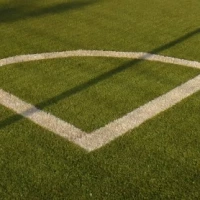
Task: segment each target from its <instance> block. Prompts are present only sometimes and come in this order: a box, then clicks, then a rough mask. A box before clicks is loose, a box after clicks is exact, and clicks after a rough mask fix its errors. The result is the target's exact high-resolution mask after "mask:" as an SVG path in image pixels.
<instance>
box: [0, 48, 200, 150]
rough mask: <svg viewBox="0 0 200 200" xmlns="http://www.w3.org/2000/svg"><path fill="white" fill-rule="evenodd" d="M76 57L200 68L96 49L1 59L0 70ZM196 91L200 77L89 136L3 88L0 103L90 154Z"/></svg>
mask: <svg viewBox="0 0 200 200" xmlns="http://www.w3.org/2000/svg"><path fill="white" fill-rule="evenodd" d="M77 56H91V57H112V58H114V57H115V58H131V59H143V60H149V61H158V62H164V63H171V64H176V65H183V66H187V67H192V68H198V69H200V62H196V61H188V60H183V59H178V58H171V57H166V56H160V55H154V54H149V53H143V52H115V51H96V50H88V51H87V50H76V51H64V52H53V53H42V54H30V55H21V56H14V57H9V58H4V59H1V60H0V67H2V66H5V65H9V64H14V63H20V62H28V61H36V60H44V59H53V58H66V57H77ZM199 90H200V75H198V76H197V77H195V78H193V79H191V80H189V81H188V82H186V83H184V84H182V85H181V86H178V87H176V88H175V89H173V90H171V91H169V92H168V93H166V94H164V95H162V96H160V97H158V98H156V99H154V100H152V101H150V102H148V103H147V104H145V105H143V106H141V107H139V108H137V109H135V110H133V111H132V112H130V113H128V114H127V115H125V116H123V117H122V118H119V119H117V120H115V121H113V122H111V123H109V124H108V125H106V126H105V127H102V128H100V129H98V130H95V131H93V132H92V133H91V134H87V133H85V132H83V131H81V130H80V129H78V128H76V127H74V126H73V125H71V124H69V123H67V122H65V121H63V120H61V119H59V118H57V117H55V116H53V115H51V114H49V113H46V112H44V111H41V110H39V109H37V108H36V107H34V106H33V105H31V104H28V103H26V102H24V101H22V100H20V99H19V98H18V97H15V96H14V95H12V94H9V93H7V92H5V91H3V90H2V89H0V104H2V105H4V106H5V107H8V108H10V109H12V110H14V111H15V112H16V113H18V114H20V115H22V116H24V117H26V118H28V119H30V120H31V121H33V122H34V123H36V124H38V125H40V126H42V127H44V128H46V129H48V130H50V131H52V132H54V133H56V134H58V135H60V136H62V137H64V138H67V139H68V140H69V141H72V142H74V143H75V144H77V145H79V146H81V147H82V148H84V149H85V150H87V151H93V150H95V149H98V148H100V147H102V146H103V145H105V144H107V143H109V142H110V141H112V140H114V139H116V138H117V137H119V136H121V135H123V134H125V133H126V132H128V131H129V130H132V129H134V128H136V127H138V126H139V125H141V124H142V123H144V122H145V121H147V120H149V119H151V118H152V117H154V116H156V115H157V114H159V113H160V112H163V111H165V110H167V109H168V108H170V107H172V106H174V105H175V104H177V103H178V102H180V101H181V100H183V99H184V98H187V97H189V96H190V95H192V94H194V93H195V92H197V91H199Z"/></svg>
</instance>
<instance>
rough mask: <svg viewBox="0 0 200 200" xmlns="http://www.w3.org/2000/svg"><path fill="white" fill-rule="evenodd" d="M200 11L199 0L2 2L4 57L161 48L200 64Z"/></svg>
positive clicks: (0, 33)
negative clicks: (77, 51) (75, 51)
mask: <svg viewBox="0 0 200 200" xmlns="http://www.w3.org/2000/svg"><path fill="white" fill-rule="evenodd" d="M199 13H200V1H199V0H190V1H188V0H182V1H181V2H180V1H174V0H163V1H160V0H151V1H147V0H140V1H138V0H123V1H122V0H121V1H120V0H118V1H117V0H106V1H105V0H73V1H72V0H69V1H67V2H66V1H64V0H48V1H38V0H32V1H28V2H27V1H14V0H12V1H9V3H8V1H7V0H0V30H1V31H0V38H1V43H0V57H1V58H3V57H7V56H11V55H17V54H27V53H36V52H44V51H48V52H51V51H61V50H71V49H103V50H116V51H117V50H118V51H153V50H155V49H157V48H158V47H162V48H160V49H159V51H156V53H162V54H165V55H170V56H174V57H180V58H185V59H192V60H199V49H200V36H199V32H200V30H199V28H200V26H199V24H200V23H199V22H200V19H199ZM189 33H192V34H190V35H189V36H188V37H185V38H182V37H184V36H187V35H188V34H189ZM180 38H182V39H181V40H180ZM171 41H174V43H173V45H172V44H171V45H166V44H169V42H171Z"/></svg>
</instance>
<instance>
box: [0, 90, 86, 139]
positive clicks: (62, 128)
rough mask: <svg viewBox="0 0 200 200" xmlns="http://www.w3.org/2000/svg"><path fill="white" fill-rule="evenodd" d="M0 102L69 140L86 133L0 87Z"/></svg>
mask: <svg viewBox="0 0 200 200" xmlns="http://www.w3.org/2000/svg"><path fill="white" fill-rule="evenodd" d="M0 104H2V105H3V106H5V107H7V108H9V109H11V110H13V111H15V112H16V113H18V114H20V115H22V116H24V117H25V118H28V119H30V120H31V121H33V122H34V123H36V124H38V125H40V126H42V127H44V128H46V129H48V130H50V131H52V132H54V133H56V134H58V135H60V136H62V137H64V138H67V139H68V140H70V141H74V140H75V139H76V138H78V137H83V136H85V134H86V133H84V132H83V131H81V130H79V129H78V128H76V127H74V126H73V125H71V124H69V123H67V122H65V121H62V120H61V119H59V118H57V117H55V116H53V115H51V114H49V113H46V112H44V111H41V110H39V109H37V108H36V107H34V106H33V105H31V104H28V103H26V102H24V101H22V100H20V99H19V98H18V97H16V96H14V95H12V94H9V93H7V92H5V91H4V90H2V89H0Z"/></svg>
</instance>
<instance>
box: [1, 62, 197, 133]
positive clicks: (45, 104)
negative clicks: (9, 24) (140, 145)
mask: <svg viewBox="0 0 200 200" xmlns="http://www.w3.org/2000/svg"><path fill="white" fill-rule="evenodd" d="M199 73H200V71H199V70H197V69H191V68H186V67H182V66H177V65H169V64H163V63H158V62H149V61H138V60H133V61H130V60H125V59H108V58H69V59H56V60H50V61H38V62H30V63H24V64H17V65H16V66H15V65H11V66H6V67H3V68H1V69H0V76H1V77H2V79H1V80H0V87H1V88H3V89H5V90H6V91H9V92H11V93H12V94H14V95H16V96H18V97H20V98H22V99H24V100H25V101H27V102H30V103H32V104H34V105H36V106H37V107H38V108H41V109H44V110H46V111H48V112H50V113H52V114H54V115H56V116H58V117H60V118H62V119H64V120H66V121H67V122H69V123H71V124H73V125H75V126H77V127H79V128H81V129H83V130H85V131H88V132H89V131H92V130H94V129H97V128H100V127H102V126H104V125H106V124H107V123H109V122H111V121H113V120H114V119H117V118H119V117H122V116H123V115H125V114H127V113H128V112H131V111H132V110H133V109H135V108H137V107H139V106H141V105H143V104H145V103H147V102H149V101H150V100H152V99H154V98H156V97H158V96H160V95H162V94H164V93H166V92H168V91H169V90H171V89H173V88H175V87H176V86H177V85H179V84H181V83H183V82H186V81H187V80H188V79H190V78H192V77H194V76H196V75H197V74H199Z"/></svg>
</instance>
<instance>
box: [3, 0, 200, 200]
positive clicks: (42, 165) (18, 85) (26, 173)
mask: <svg viewBox="0 0 200 200" xmlns="http://www.w3.org/2000/svg"><path fill="white" fill-rule="evenodd" d="M199 13H200V1H199V0H190V1H188V0H182V1H174V0H163V1H160V0H151V1H147V0H140V1H138V0H123V1H122V0H73V1H72V0H69V1H66V0H48V1H38V0H32V1H25V0H19V1H14V0H9V1H7V0H0V38H1V42H0V58H5V57H9V56H14V55H21V54H29V53H40V52H53V51H65V50H73V49H75V50H76V49H91V50H95V49H96V50H114V51H131V52H152V53H156V54H162V55H167V56H172V57H177V58H183V59H187V60H197V61H200V57H199V49H200V34H199V33H200V27H199V24H200V18H199ZM127 62H129V61H128V60H121V59H109V60H107V59H102V58H101V59H97V58H95V59H93V58H90V59H86V58H84V59H80V58H79V59H77V58H73V59H58V60H51V61H40V62H32V63H26V64H17V67H16V66H14V65H12V66H6V67H5V68H2V69H0V82H1V86H0V87H1V88H5V89H7V90H8V91H12V93H13V94H16V95H18V96H20V97H22V98H23V99H25V100H27V101H28V102H32V103H34V104H37V103H38V102H39V103H40V102H42V101H44V100H45V99H47V98H50V97H52V96H53V95H56V94H59V93H61V92H63V91H65V90H67V89H69V88H71V87H72V86H73V87H75V86H76V85H77V84H78V83H80V84H81V83H83V82H81V81H87V80H90V79H91V78H95V77H98V76H99V75H100V74H102V73H104V72H106V71H107V70H109V69H114V68H117V67H118V66H119V65H124V64H126V63H127ZM27 64H28V65H27ZM79 64H80V65H81V67H80V66H79ZM28 67H30V68H28ZM55 68H57V69H56V71H55V70H54V69H55ZM77 68H78V69H79V70H77ZM36 69H38V71H37V73H35V70H36ZM49 69H51V71H52V72H53V74H54V75H55V76H51V74H50V70H49ZM163 69H164V70H163ZM52 72H51V73H52ZM128 72H129V73H128ZM143 72H144V73H143ZM67 73H68V74H69V76H67ZM74 74H75V75H76V76H75V75H74ZM197 74H199V71H197V70H195V69H187V68H184V67H177V66H176V67H174V66H172V65H168V64H161V63H154V62H140V63H138V64H137V66H136V65H135V66H133V67H132V68H131V67H130V68H128V69H127V70H125V71H124V72H121V73H119V74H116V75H115V76H113V77H112V78H109V79H106V80H104V81H103V82H99V83H98V84H97V85H95V86H94V85H93V86H91V87H90V88H88V89H87V90H84V91H82V92H81V93H79V94H77V95H78V96H79V97H81V98H80V99H79V98H75V96H76V95H75V96H73V97H71V98H72V99H71V103H72V104H73V103H74V105H75V103H77V104H78V105H80V103H82V101H83V99H82V98H83V97H84V94H87V95H89V96H90V99H89V96H88V98H87V99H88V102H87V101H86V100H84V101H85V102H84V103H85V106H86V107H85V108H84V109H85V110H84V112H82V114H83V115H80V116H83V117H82V120H84V119H85V118H87V116H88V115H90V114H91V113H92V110H90V109H87V107H89V106H90V105H91V106H95V107H94V109H97V110H100V111H101V112H102V114H100V115H98V117H100V119H102V120H105V121H102V120H100V121H98V120H97V121H96V122H94V121H93V122H94V123H92V124H84V123H83V124H78V122H75V121H76V119H75V117H72V118H73V120H72V119H71V117H70V119H67V117H66V116H67V115H68V114H65V113H60V112H59V111H57V110H59V109H58V108H56V106H55V107H53V106H50V107H45V108H44V109H47V111H50V112H55V114H56V115H59V116H60V117H62V118H65V119H67V121H70V120H72V121H70V122H72V123H73V124H75V125H77V126H80V127H81V128H82V129H84V130H92V129H94V128H96V127H98V126H101V125H103V124H105V123H107V122H109V121H110V120H112V119H113V118H118V116H120V115H121V114H124V113H125V112H127V111H129V110H131V109H132V108H134V107H137V106H138V105H141V104H143V103H145V102H146V101H147V99H148V98H149V99H152V98H154V97H155V96H158V95H160V94H161V93H164V92H166V91H168V90H170V89H172V88H173V87H174V86H176V85H178V84H180V83H182V82H184V81H186V80H188V79H190V78H191V77H194V76H195V75H197ZM56 75H57V76H56ZM58 75H59V76H58ZM154 75H155V76H154ZM66 76H67V77H68V78H69V77H70V79H68V81H64V82H63V79H65V78H66ZM77 76H79V77H80V78H77ZM125 77H126V79H127V77H129V78H130V79H132V78H133V77H134V80H138V81H139V80H140V81H141V82H140V83H141V84H140V88H142V89H144V91H143V90H142V91H139V90H136V88H134V85H132V84H131V86H130V83H131V82H132V81H134V80H133V79H132V80H126V79H125V80H124V79H123V78H125ZM145 78H146V80H145ZM28 79H29V81H30V82H29V81H28ZM42 79H43V80H42ZM122 79H123V84H125V85H124V86H123V84H119V82H120V81H122ZM48 80H49V82H48ZM157 81H158V82H157ZM160 81H161V82H160ZM55 82H60V84H59V85H58V84H55ZM40 84H43V85H41V86H40ZM150 85H151V87H150ZM146 86H149V92H148V90H145V88H147V87H146ZM34 87H35V88H34ZM107 87H110V88H109V89H111V87H112V89H111V94H110V97H109V98H108V97H106V98H107V102H109V101H110V99H115V100H116V102H117V101H118V102H120V101H121V97H123V98H126V101H128V100H127V99H129V98H131V99H130V100H129V101H130V102H131V103H128V104H125V107H126V109H127V110H126V109H124V108H123V109H121V105H124V103H122V104H121V105H120V106H117V104H116V105H114V104H112V106H113V109H111V110H113V111H114V112H115V113H114V114H113V112H109V114H108V111H106V109H105V111H104V110H103V109H101V108H103V107H105V105H107V103H104V102H103V101H99V100H95V98H94V100H93V99H92V98H91V96H93V94H94V93H95V92H97V89H98V91H101V94H105V95H106V96H109V93H106V92H105V90H106V89H107ZM123 87H126V89H127V87H131V88H132V89H133V91H135V93H137V97H139V98H138V99H137V98H136V97H135V96H131V95H128V91H127V90H124V89H123ZM30 88H31V92H29V89H30ZM40 89H43V93H42V94H41V93H39V92H38V91H39V90H40ZM117 90H119V91H120V92H122V94H124V95H120V94H117V95H115V94H116V92H117ZM28 92H29V94H28ZM131 92H132V91H131ZM142 93H143V94H142ZM142 95H144V96H145V99H143V98H142ZM144 96H143V97H144ZM84 98H86V96H85V97H84ZM199 99H200V93H199V92H198V93H197V94H195V95H193V96H192V97H189V98H187V99H185V100H184V101H182V102H181V103H179V104H178V105H176V106H175V107H173V108H171V109H169V110H167V111H166V112H164V113H161V114H160V115H159V116H157V117H155V118H153V119H151V120H149V121H147V122H146V123H145V124H144V125H142V126H140V127H139V128H137V129H135V130H132V131H130V132H129V133H127V134H125V135H124V136H123V137H120V138H118V139H117V140H115V141H113V142H112V143H110V144H108V145H106V146H105V147H102V148H101V149H99V150H97V151H94V152H92V153H89V154H88V153H86V152H85V151H84V150H82V149H81V148H80V147H77V146H76V145H74V144H72V143H70V142H68V141H66V140H64V139H62V138H60V137H58V136H56V135H55V134H53V133H50V132H48V131H47V130H45V129H43V128H41V127H39V126H37V125H35V124H34V123H32V122H30V121H28V120H26V119H24V118H22V117H20V116H18V115H16V114H15V113H13V112H12V111H9V110H8V109H6V108H4V107H2V106H0V178H1V181H0V199H48V200H49V199H81V200H82V199H170V200H171V199H187V200H188V199H199V198H200V192H199V188H200V177H199V174H200V171H199V169H200V160H199V157H200V142H199V141H200V134H199V133H200V123H199V122H200V115H199V110H200V101H199ZM93 101H96V102H95V103H94V102H93ZM123 101H124V99H123ZM91 102H92V103H91ZM99 102H100V103H101V105H100V104H99ZM124 102H125V101H124ZM68 103H70V101H69V102H68ZM97 103H98V104H99V105H96V104H97ZM59 104H60V105H59ZM103 104H105V105H103ZM57 105H59V106H60V108H63V109H64V108H66V107H65V105H66V103H64V102H62V101H61V102H58V103H57ZM82 105H84V104H83V103H82ZM130 105H131V106H133V107H130ZM101 106H102V107H101ZM81 107H84V106H78V107H76V106H74V107H72V108H74V109H71V107H69V110H68V111H69V113H70V115H72V116H75V115H76V113H77V112H79V111H80V108H81ZM114 108H116V109H114ZM70 109H71V110H70ZM118 109H119V110H118ZM56 112H57V113H56ZM101 112H100V113H101ZM106 112H107V113H106ZM123 112H124V113H123ZM120 113H121V114H120ZM93 114H94V115H96V112H94V113H93ZM104 116H105V117H106V118H105V119H104ZM95 119H98V118H95ZM78 121H81V120H78ZM85 121H87V122H88V120H85Z"/></svg>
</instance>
